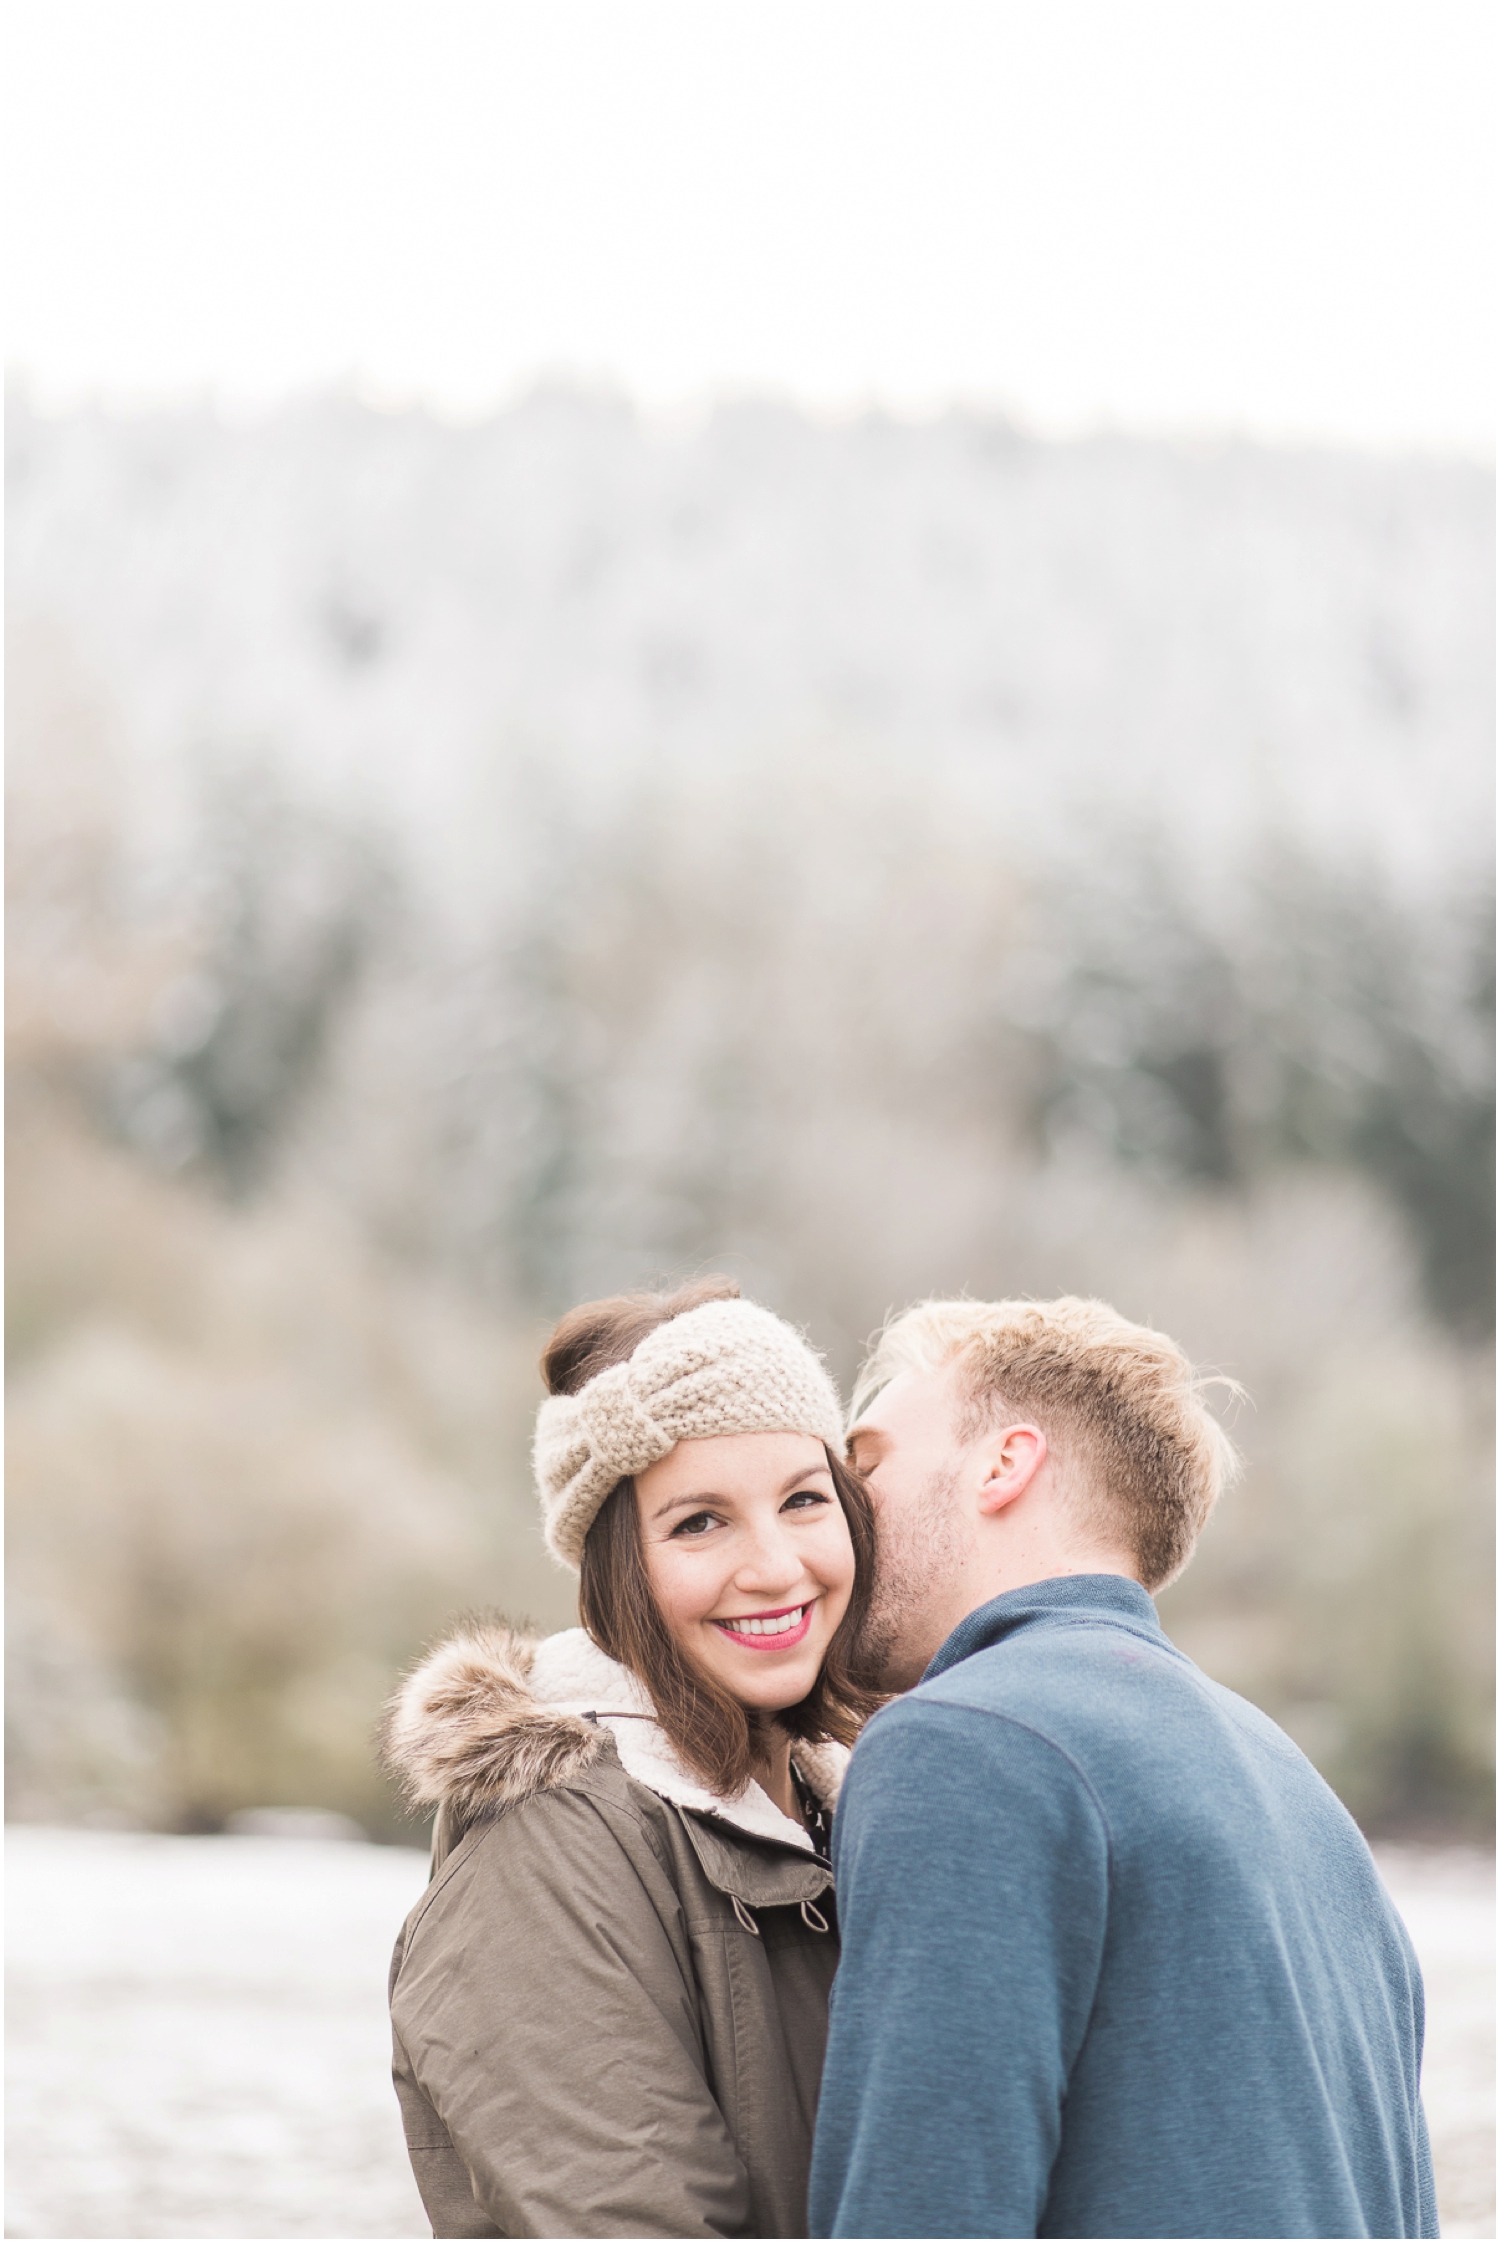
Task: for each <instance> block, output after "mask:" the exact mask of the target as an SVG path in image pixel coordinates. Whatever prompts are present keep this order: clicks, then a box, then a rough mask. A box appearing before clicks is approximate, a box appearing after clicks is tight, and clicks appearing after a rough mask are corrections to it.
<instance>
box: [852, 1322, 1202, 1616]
mask: <svg viewBox="0 0 1500 2243" xmlns="http://www.w3.org/2000/svg"><path fill="white" fill-rule="evenodd" d="M950 1363H952V1364H956V1365H957V1366H958V1393H959V1398H960V1416H959V1423H958V1426H957V1431H958V1433H959V1436H960V1438H961V1439H963V1440H972V1439H975V1438H977V1436H978V1435H979V1434H980V1433H981V1432H982V1431H983V1430H984V1429H985V1428H986V1427H988V1426H992V1425H995V1424H997V1423H999V1422H1000V1421H1001V1419H1002V1418H1003V1417H1004V1416H1014V1415H1017V1414H1020V1415H1022V1416H1026V1417H1032V1418H1035V1420H1036V1422H1037V1424H1038V1425H1039V1426H1040V1427H1041V1430H1042V1431H1043V1432H1044V1433H1045V1434H1046V1435H1047V1438H1048V1441H1049V1443H1050V1444H1051V1446H1052V1448H1053V1450H1054V1451H1055V1452H1056V1454H1057V1457H1058V1460H1059V1463H1060V1464H1061V1466H1062V1473H1063V1484H1064V1487H1065V1489H1067V1492H1068V1494H1069V1495H1070V1496H1071V1497H1072V1498H1073V1500H1074V1501H1075V1502H1076V1503H1078V1504H1079V1506H1080V1513H1079V1523H1080V1525H1083V1526H1085V1527H1087V1528H1088V1529H1089V1530H1091V1531H1092V1532H1094V1533H1097V1534H1099V1535H1101V1536H1103V1537H1105V1538H1107V1539H1108V1540H1110V1541H1112V1542H1114V1543H1117V1544H1123V1545H1124V1547H1125V1548H1127V1549H1128V1550H1129V1551H1130V1552H1131V1553H1132V1555H1133V1556H1134V1558H1135V1561H1136V1566H1137V1571H1138V1573H1139V1577H1140V1579H1141V1581H1142V1582H1143V1583H1144V1585H1145V1587H1146V1588H1148V1589H1160V1588H1163V1587H1165V1585H1166V1583H1167V1582H1169V1581H1171V1580H1173V1579H1175V1577H1176V1576H1177V1575H1178V1574H1179V1573H1180V1572H1181V1571H1182V1569H1183V1567H1184V1566H1185V1565H1186V1564H1187V1562H1188V1559H1189V1558H1190V1557H1191V1556H1192V1554H1193V1545H1194V1543H1195V1542H1196V1541H1197V1539H1198V1536H1199V1534H1200V1533H1201V1532H1202V1530H1203V1526H1204V1522H1205V1521H1206V1519H1207V1517H1208V1514H1209V1512H1210V1511H1211V1510H1212V1509H1213V1507H1214V1504H1215V1503H1216V1502H1217V1500H1218V1497H1219V1494H1220V1492H1221V1490H1222V1489H1223V1488H1224V1487H1225V1486H1227V1484H1228V1483H1229V1481H1230V1480H1231V1479H1232V1478H1233V1477H1234V1475H1235V1473H1236V1471H1237V1470H1238V1467H1239V1459H1238V1457H1237V1456H1236V1454H1235V1450H1234V1446H1233V1444H1232V1442H1231V1441H1230V1439H1229V1436H1228V1435H1227V1434H1226V1433H1225V1431H1224V1428H1223V1427H1222V1426H1221V1425H1220V1424H1219V1422H1218V1420H1217V1418H1215V1417H1214V1416H1213V1415H1212V1414H1211V1413H1210V1411H1209V1410H1208V1408H1207V1407H1206V1406H1205V1403H1204V1400H1203V1396H1204V1392H1205V1390H1206V1389H1207V1388H1209V1387H1211V1386H1219V1387H1223V1388H1226V1389H1227V1390H1228V1391H1229V1392H1231V1393H1233V1394H1236V1395H1238V1394H1240V1393H1241V1391H1242V1389H1241V1388H1240V1387H1238V1386H1237V1385H1236V1384H1235V1381H1234V1380H1233V1379H1228V1378H1222V1377H1219V1376H1217V1375H1216V1376H1213V1377H1205V1376H1204V1375H1203V1374H1201V1373H1200V1372H1198V1371H1195V1370H1194V1368H1193V1366H1192V1364H1191V1363H1190V1362H1189V1361H1188V1359H1187V1357H1186V1356H1185V1355H1184V1354H1183V1352H1182V1350H1181V1348H1180V1347H1179V1346H1178V1345H1177V1343H1176V1341H1175V1340H1169V1339H1168V1338H1167V1336H1166V1334H1165V1332H1153V1331H1152V1330H1151V1329H1150V1328H1149V1327H1148V1326H1147V1325H1144V1324H1131V1323H1129V1322H1128V1321H1127V1320H1126V1318H1125V1317H1123V1316H1121V1315H1119V1314H1118V1313H1117V1312H1116V1311H1115V1310H1114V1309H1112V1308H1110V1307H1108V1306H1107V1305H1106V1304H1105V1303H1104V1302H1103V1301H1083V1300H1076V1299H1073V1298H1071V1297H1070V1298H1066V1299H1063V1300H1058V1301H922V1302H921V1303H919V1305H918V1306H917V1307H916V1308H910V1309H908V1310H907V1311H906V1313H905V1314H904V1315H902V1316H898V1317H895V1318H894V1319H893V1320H892V1321H891V1322H890V1323H888V1324H887V1325H886V1327H885V1330H884V1331H883V1332H882V1333H881V1335H880V1337H879V1339H878V1340H877V1341H876V1343H875V1346H874V1348H873V1349H872V1350H871V1353H870V1355H869V1357H868V1359H867V1360H866V1362H865V1365H864V1368H863V1370H862V1371H861V1372H860V1374H859V1377H858V1379H857V1381H856V1382H855V1388H854V1405H853V1415H854V1417H855V1418H858V1416H859V1415H860V1413H861V1412H862V1411H863V1409H864V1408H865V1407H866V1405H867V1404H868V1403H869V1402H870V1401H871V1400H872V1399H873V1398H874V1396H875V1394H876V1393H877V1392H878V1390H879V1389H880V1388H881V1387H882V1386H885V1385H886V1384H887V1383H888V1382H889V1381H890V1380H891V1379H893V1378H895V1377H896V1376H897V1375H898V1374H899V1373H900V1372H902V1371H937V1370H942V1369H944V1368H945V1367H946V1366H947V1365H948V1364H950ZM1069 1467H1072V1470H1071V1471H1070V1469H1069ZM1070 1482H1071V1485H1070V1484H1069V1483H1070Z"/></svg>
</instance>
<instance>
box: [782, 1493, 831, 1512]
mask: <svg viewBox="0 0 1500 2243" xmlns="http://www.w3.org/2000/svg"><path fill="white" fill-rule="evenodd" d="M831 1500H832V1498H831V1497H829V1496H826V1495H820V1494H819V1492H818V1490H817V1489H816V1488H799V1489H798V1490H797V1493H796V1494H795V1495H789V1496H788V1497H787V1499H786V1501H785V1503H783V1504H782V1506H781V1508H782V1510H783V1511H805V1510H806V1509H807V1507H808V1505H809V1504H812V1503H828V1502H830V1501H831Z"/></svg>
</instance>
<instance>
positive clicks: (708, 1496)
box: [651, 1460, 833, 1519]
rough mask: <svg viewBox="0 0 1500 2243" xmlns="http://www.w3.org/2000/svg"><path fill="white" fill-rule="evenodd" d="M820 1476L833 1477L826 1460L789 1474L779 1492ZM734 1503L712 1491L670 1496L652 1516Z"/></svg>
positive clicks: (655, 1517) (731, 1499)
mask: <svg viewBox="0 0 1500 2243" xmlns="http://www.w3.org/2000/svg"><path fill="white" fill-rule="evenodd" d="M820 1475H821V1476H822V1478H823V1479H825V1480H829V1479H832V1477H833V1475H832V1473H831V1472H830V1471H829V1469H828V1465H827V1462H826V1460H825V1461H824V1462H823V1463H822V1464H804V1466H803V1467H802V1470H801V1471H800V1472H792V1473H789V1474H788V1476H787V1477H786V1479H784V1480H783V1481H782V1483H781V1486H780V1488H779V1489H778V1491H777V1492H778V1493H779V1494H781V1495H790V1494H791V1492H792V1489H793V1488H795V1487H801V1486H802V1485H803V1484H804V1482H806V1481H808V1480H816V1479H817V1478H818V1477H819V1476H820ZM733 1501H734V1498H733V1496H729V1495H723V1494H715V1493H713V1492H711V1491H710V1492H705V1493H700V1494H697V1495H669V1496H668V1497H667V1500H666V1502H665V1503H658V1505H657V1506H656V1509H655V1510H654V1511H653V1512H652V1514H651V1516H652V1518H653V1519H664V1518H665V1517H666V1516H667V1513H668V1512H669V1511H680V1510H682V1509H683V1508H684V1507H685V1506H687V1507H690V1508H692V1509H695V1510H699V1511H701V1510H702V1509H703V1507H704V1505H705V1504H708V1503H732V1502H733Z"/></svg>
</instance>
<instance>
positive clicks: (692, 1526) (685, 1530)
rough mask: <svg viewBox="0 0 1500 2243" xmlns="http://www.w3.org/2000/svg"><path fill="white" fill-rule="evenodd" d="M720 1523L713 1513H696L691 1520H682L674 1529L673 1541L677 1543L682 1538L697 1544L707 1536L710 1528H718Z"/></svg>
mask: <svg viewBox="0 0 1500 2243" xmlns="http://www.w3.org/2000/svg"><path fill="white" fill-rule="evenodd" d="M718 1523H719V1522H718V1520H717V1519H716V1518H715V1517H714V1515H713V1513H712V1511H695V1512H694V1513H693V1514H692V1516H691V1518H687V1519H680V1520H679V1521H678V1523H677V1525H676V1526H674V1527H673V1529H672V1540H673V1541H674V1542H675V1541H677V1539H678V1538H679V1536H681V1537H682V1538H684V1539H690V1540H692V1541H695V1542H696V1541H698V1540H699V1539H700V1538H701V1537H702V1536H703V1535H705V1534H707V1532H708V1530H709V1528H710V1527H716V1526H717V1525H718Z"/></svg>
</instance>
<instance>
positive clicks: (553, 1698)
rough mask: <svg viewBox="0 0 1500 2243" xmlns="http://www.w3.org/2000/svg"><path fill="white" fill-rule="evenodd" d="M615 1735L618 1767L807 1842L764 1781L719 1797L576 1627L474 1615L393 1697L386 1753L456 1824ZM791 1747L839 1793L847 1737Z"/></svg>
mask: <svg viewBox="0 0 1500 2243" xmlns="http://www.w3.org/2000/svg"><path fill="white" fill-rule="evenodd" d="M607 1735H608V1736H612V1737H613V1739H614V1742H615V1748H616V1750H617V1752H618V1753H619V1757H620V1762H621V1765H622V1766H623V1768H624V1770H625V1773H626V1774H627V1775H628V1776H632V1777H634V1779H635V1780H636V1782H637V1783H641V1784H644V1785H646V1787H647V1788H648V1789H649V1790H651V1791H654V1792H656V1793H657V1794H658V1795H659V1796H660V1797H661V1798H663V1799H670V1800H672V1801H674V1802H675V1803H676V1804H677V1805H678V1806H680V1807H689V1808H692V1809H694V1810H696V1811H697V1812H698V1813H700V1814H711V1815H714V1816H717V1817H719V1818H720V1819H722V1820H723V1821H726V1822H730V1823H733V1824H735V1825H736V1826H737V1827H738V1828H739V1829H741V1830H744V1831H747V1832H749V1833H750V1834H751V1835H752V1836H753V1837H757V1838H772V1839H776V1840H779V1841H780V1842H781V1843H782V1844H785V1845H792V1846H799V1847H801V1848H802V1849H803V1850H804V1851H805V1852H808V1853H810V1852H812V1850H813V1848H812V1840H811V1839H810V1838H809V1836H808V1834H807V1832H806V1830H804V1828H803V1827H802V1825H801V1823H800V1822H794V1821H792V1820H791V1818H790V1817H789V1816H787V1815H784V1814H783V1813H782V1812H781V1809H780V1808H779V1807H778V1806H777V1805H776V1804H775V1802H774V1800H772V1799H771V1798H770V1797H769V1795H768V1794H767V1793H766V1792H765V1791H763V1790H762V1789H761V1787H760V1785H759V1784H757V1783H750V1784H748V1785H747V1786H746V1788H745V1790H744V1791H743V1792H741V1793H740V1794H739V1796H738V1797H737V1798H734V1799H727V1798H720V1797H718V1796H716V1795H715V1794H714V1793H713V1792H711V1791H710V1790H709V1789H708V1788H707V1786H706V1785H705V1784H704V1783H703V1782H702V1780H701V1778H699V1777H697V1776H695V1775H693V1774H692V1773H691V1772H690V1771H689V1770H687V1769H686V1768H684V1767H683V1765H682V1763H681V1761H680V1760H679V1759H678V1758H677V1755H676V1753H675V1751H674V1750H673V1747H672V1744H671V1742H670V1740H669V1739H668V1738H667V1736H666V1735H665V1733H664V1732H663V1731H662V1729H661V1728H660V1727H659V1726H658V1724H657V1720H656V1710H655V1708H654V1706H653V1705H652V1703H651V1700H650V1698H649V1696H648V1695H647V1693H646V1690H645V1689H644V1687H643V1685H642V1684H641V1683H640V1682H638V1681H637V1680H636V1678H635V1676H634V1675H632V1674H631V1673H630V1672H629V1670H628V1669H627V1668H625V1667H622V1666H621V1665H620V1664H619V1663H618V1661H616V1660H614V1659H611V1658H609V1657H608V1656H607V1654H606V1653H604V1652H603V1651H601V1650H600V1649H599V1647H598V1645H597V1644H596V1643H595V1642H594V1641H593V1640H592V1638H591V1637H589V1636H588V1635H586V1634H585V1633H584V1631H583V1629H582V1628H565V1629H564V1630H563V1631H562V1633H561V1634H560V1635H554V1636H546V1637H544V1638H542V1639H541V1640H540V1641H537V1640H535V1639H533V1638H530V1637H527V1636H523V1635H520V1634H518V1633H517V1632H516V1631H515V1630H514V1629H513V1628H509V1627H506V1626H505V1625H504V1624H503V1623H501V1622H498V1621H476V1622H472V1623H470V1624H469V1625H467V1626H465V1627H463V1628H461V1629H460V1630H459V1631H458V1632H457V1633H456V1634H454V1635H452V1636H450V1637H449V1638H448V1640H447V1641H446V1642H445V1643H441V1644H439V1645H438V1646H437V1648H436V1649H435V1650H433V1651H431V1652H429V1653H428V1655H427V1656H426V1658H424V1659H423V1660H422V1661H421V1663H420V1665H418V1666H417V1667H416V1668H414V1669H413V1671H412V1673H411V1674H410V1675H408V1676H407V1678H406V1680H405V1681H404V1682H403V1683H402V1685H401V1687H400V1689H399V1690H398V1691H397V1692H396V1694H395V1696H394V1697H393V1698H392V1700H391V1702H390V1705H389V1707H388V1709H387V1712H386V1719H385V1725H384V1730H383V1733H382V1756H383V1758H384V1761H385V1764H386V1767H387V1768H388V1769H389V1771H390V1773H391V1774H392V1776H394V1777H395V1778H396V1780H397V1781H398V1782H399V1783H400V1785H401V1786H402V1789H403V1790H404V1791H405V1793H406V1796H407V1797H408V1799H410V1801H411V1802H412V1804H413V1806H422V1807H437V1808H438V1809H439V1810H440V1811H441V1812H442V1813H443V1814H444V1815H445V1816H447V1817H448V1818H450V1819H452V1820H455V1821H457V1822H459V1823H469V1822H472V1821H474V1820H476V1819H477V1818H478V1817H480V1816H483V1815H486V1814H493V1813H494V1812H495V1810H496V1809H497V1808H500V1807H505V1806H511V1805H514V1804H515V1803H517V1802H518V1801H520V1800H523V1799H528V1798H530V1797H531V1796H532V1795H533V1794H534V1793H536V1792H539V1791H547V1790H550V1789H552V1788H553V1787H554V1786H556V1785H558V1784H564V1783H567V1782H568V1781H569V1779H570V1778H571V1777H573V1776H575V1775H577V1774H579V1773H580V1772H581V1771H582V1770H583V1769H584V1768H586V1767H588V1766H589V1764H590V1763H591V1762H592V1761H593V1760H595V1759H596V1758H597V1757H598V1755H599V1753H600V1751H601V1750H602V1748H603V1743H604V1738H605V1737H606V1736H607ZM792 1757H793V1759H794V1760H795V1761H796V1764H797V1767H798V1769H799V1770H800V1772H801V1774H802V1775H803V1777H804V1778H805V1779H806V1781H807V1783H808V1784H809V1786H810V1787H811V1789H812V1791H813V1792H814V1793H815V1795H816V1796H817V1797H818V1799H820V1800H821V1801H822V1803H823V1805H824V1806H825V1807H831V1806H832V1805H833V1803H834V1801H835V1799H836V1798H837V1796H838V1789H839V1785H840V1783H841V1782H842V1780H843V1775H844V1770H845V1768H846V1767H847V1766H848V1761H849V1754H848V1751H847V1749H846V1747H844V1746H843V1745H836V1744H822V1745H808V1744H802V1743H800V1742H799V1743H797V1744H795V1745H794V1746H793V1748H792Z"/></svg>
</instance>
